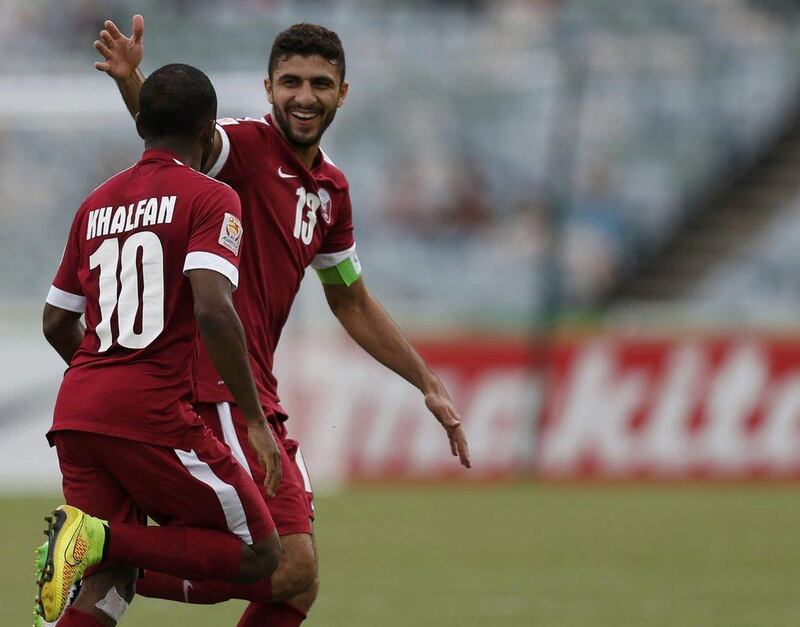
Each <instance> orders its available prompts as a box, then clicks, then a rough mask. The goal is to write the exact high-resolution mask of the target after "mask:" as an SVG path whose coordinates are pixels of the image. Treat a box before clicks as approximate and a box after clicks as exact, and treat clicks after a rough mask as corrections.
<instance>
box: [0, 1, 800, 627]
mask: <svg viewBox="0 0 800 627" xmlns="http://www.w3.org/2000/svg"><path fill="white" fill-rule="evenodd" d="M134 12H141V13H143V15H144V17H145V23H146V32H145V62H144V65H143V69H144V70H145V72H146V73H147V72H149V71H152V70H153V69H155V68H156V67H159V66H160V65H162V64H164V63H167V62H173V61H182V62H187V63H191V64H194V65H197V66H198V67H200V68H202V69H203V70H205V71H207V72H208V73H209V75H210V76H211V78H212V80H213V82H214V83H215V85H216V87H217V91H218V93H219V95H220V107H219V111H220V115H224V116H247V115H249V116H257V115H261V114H263V113H265V112H266V110H267V103H266V100H265V97H264V94H263V89H262V87H261V80H262V78H263V75H264V70H265V66H266V57H267V52H268V49H269V45H270V43H271V41H272V38H273V37H274V35H275V34H277V32H279V31H280V30H282V29H283V28H285V27H286V26H288V25H290V24H292V23H295V22H298V21H314V22H319V23H322V24H325V25H327V26H329V27H331V28H333V29H335V30H337V31H338V32H339V33H340V35H341V37H342V40H343V42H344V45H345V49H346V51H347V55H348V57H347V62H348V78H349V79H350V81H351V83H352V89H351V92H350V97H349V99H348V102H347V104H346V106H345V107H344V108H343V109H342V110H341V111H340V113H339V115H338V116H337V120H336V122H335V124H333V126H332V127H331V129H330V130H329V132H328V133H327V135H326V138H325V142H324V145H325V148H326V151H327V152H328V153H329V154H330V155H332V157H333V159H334V160H335V161H336V162H337V164H338V165H339V166H340V167H341V168H342V169H343V170H344V171H345V172H346V173H347V175H348V177H349V179H350V182H351V187H352V195H353V205H354V215H355V219H356V228H357V238H358V242H359V244H358V245H359V251H360V257H361V258H362V261H363V263H364V268H365V277H366V280H367V282H368V284H369V286H370V288H371V290H372V291H373V292H374V293H375V294H376V295H377V296H378V297H379V298H380V299H381V300H382V301H383V302H384V303H385V304H386V306H387V307H388V309H389V310H390V312H392V314H393V315H394V316H395V317H396V318H397V319H398V321H399V322H400V324H401V325H402V326H403V328H404V329H406V330H407V331H408V332H409V334H410V335H411V336H412V337H413V338H415V340H416V341H417V343H418V344H419V346H420V347H421V348H422V350H423V351H424V353H425V355H426V357H427V358H428V359H429V361H430V362H431V363H432V364H433V365H434V366H435V367H436V369H437V370H438V371H439V372H440V373H441V374H442V375H443V377H444V378H445V379H446V380H447V381H448V382H449V385H450V386H451V388H452V391H453V394H454V396H455V398H456V400H457V403H458V405H459V406H460V408H461V409H462V413H463V415H464V419H465V423H466V427H467V433H468V435H469V437H470V443H471V448H472V451H473V456H474V465H475V468H474V469H473V470H472V471H471V472H469V473H467V472H461V471H459V470H458V469H457V468H456V466H455V464H454V463H453V462H452V460H451V458H450V457H449V456H448V455H446V444H445V441H444V439H443V436H442V435H441V434H440V433H439V432H438V428H437V427H436V425H434V424H432V421H431V420H430V418H429V417H428V416H427V415H426V413H425V411H424V407H423V406H422V403H421V399H420V398H419V396H418V394H416V392H415V391H414V390H413V389H411V388H410V386H408V385H406V384H405V383H403V382H401V381H399V380H398V379H397V377H394V376H393V375H391V374H390V373H388V372H386V371H384V370H382V369H381V368H380V367H379V366H378V365H376V364H374V363H373V362H371V361H370V360H369V359H368V358H366V357H365V356H363V355H362V354H361V353H360V352H359V350H358V349H357V348H356V347H355V345H353V344H352V343H351V342H349V341H348V340H347V338H345V337H344V335H343V332H342V331H341V330H340V329H339V328H338V327H337V325H336V322H335V320H334V318H333V317H332V316H331V315H330V314H329V313H328V312H327V310H326V305H325V304H324V300H323V298H322V294H321V290H320V288H319V287H318V286H317V281H316V279H314V278H311V279H309V280H308V281H306V284H305V285H304V287H303V289H302V291H301V294H300V296H299V297H298V302H297V303H296V306H295V310H294V313H293V315H292V318H291V320H290V325H289V328H288V329H287V331H286V333H285V337H284V338H283V340H282V348H281V349H280V350H279V352H278V371H279V380H280V381H281V382H282V383H281V395H282V397H283V399H284V400H285V403H284V404H285V406H286V407H287V409H288V410H289V411H290V413H291V414H292V420H291V422H290V433H292V434H293V435H294V436H295V437H297V438H298V439H300V441H301V442H302V444H303V447H304V455H305V458H306V460H307V462H308V464H309V466H310V469H311V472H312V479H313V480H314V482H315V487H316V489H317V491H318V493H319V494H320V497H319V506H318V511H319V518H318V533H319V541H320V549H321V552H322V569H323V572H322V581H323V584H322V590H323V592H322V596H321V598H320V600H319V602H318V605H317V607H316V608H315V610H314V612H313V613H312V616H311V618H310V619H309V621H308V624H309V625H311V626H313V625H320V626H322V625H337V626H338V625H342V626H344V625H348V626H360V625H374V624H377V623H379V622H380V623H381V624H384V625H386V626H387V627H393V626H394V625H407V624H409V623H411V622H415V623H416V624H419V625H462V626H463V625H515V626H517V625H518V626H523V625H526V626H527V625H553V626H565V625H582V626H584V625H602V626H605V625H609V626H611V625H615V626H619V625H676V626H677V625H704V626H706V625H726V626H729V625H742V626H744V625H770V626H776V625H797V624H800V601H798V600H797V595H796V590H795V589H794V585H793V584H794V582H796V581H797V577H798V575H800V559H799V558H800V550H799V549H798V546H797V542H796V541H795V538H794V533H793V531H794V530H795V529H797V523H798V522H800V507H799V506H798V504H797V495H796V490H795V487H794V484H793V483H792V481H794V480H797V479H800V332H798V331H799V330H800V329H798V325H797V319H796V318H797V317H796V312H797V310H798V308H800V279H798V276H800V275H799V274H798V272H797V268H798V267H799V266H800V176H799V175H798V166H800V71H799V70H800V6H799V5H798V4H797V3H796V2H793V1H790V0H761V1H760V0H606V1H605V2H595V1H593V0H572V1H567V0H497V1H494V2H490V1H488V0H470V1H465V0H462V1H457V0H450V1H445V0H439V1H431V0H429V1H423V0H417V1H415V2H414V1H410V2H399V1H393V0H382V1H380V2H366V1H365V0H336V1H331V2H321V1H319V2H317V1H312V0H306V1H302V2H288V1H285V0H215V1H210V0H194V1H192V2H189V1H188V0H159V1H156V0H142V1H139V2H133V1H127V0H63V1H61V0H0V18H2V19H0V267H2V268H3V272H2V273H0V311H1V312H2V317H1V318H0V342H2V344H0V346H2V362H1V363H0V368H1V369H2V370H1V372H2V376H0V512H3V514H4V516H3V517H2V518H0V520H2V523H1V525H0V529H2V530H3V537H4V538H7V539H8V540H9V541H8V543H6V542H5V540H4V542H3V554H4V556H6V557H7V558H8V560H9V562H8V563H10V564H11V567H10V568H9V569H7V570H6V569H4V570H6V572H5V573H4V574H2V576H0V582H2V589H1V590H0V601H2V607H3V608H4V610H7V616H8V620H9V623H8V624H9V625H11V624H14V625H16V624H23V621H24V620H26V616H27V612H28V611H29V601H28V599H29V596H30V589H31V584H30V581H31V578H30V577H29V575H28V572H29V570H30V569H29V568H28V564H29V557H28V551H29V547H31V546H33V543H34V542H35V541H36V540H37V539H38V538H37V535H36V534H37V533H38V531H37V530H36V526H37V525H38V522H36V521H37V519H38V517H39V515H40V513H41V512H43V511H44V510H45V509H46V508H47V507H50V506H51V505H52V504H55V502H56V501H58V499H59V496H58V490H59V475H58V469H57V464H56V459H55V455H54V452H53V451H51V450H50V449H48V448H47V445H46V443H45V440H44V438H43V433H44V432H45V431H46V429H47V427H48V425H49V420H50V411H51V407H52V403H53V400H54V397H55V393H56V390H57V386H58V381H59V378H60V376H61V372H62V367H61V365H60V362H59V360H58V358H57V357H56V356H55V354H54V353H53V352H52V351H51V350H50V349H49V347H48V346H47V345H46V343H45V341H44V339H43V338H42V336H41V332H40V330H39V326H40V325H39V319H40V318H39V316H40V310H41V305H42V301H43V299H44V296H45V294H46V292H47V289H48V286H49V281H50V280H51V278H52V274H53V272H54V269H55V267H56V264H57V262H58V260H59V258H60V253H61V250H62V248H63V242H64V240H65V236H66V232H67V229H68V225H69V223H70V221H71V219H72V216H73V213H74V211H75V209H76V208H77V206H78V204H79V203H80V201H81V200H82V199H83V198H84V196H85V195H86V194H87V193H88V191H89V190H91V189H92V188H94V187H95V186H96V185H98V184H99V183H100V182H102V181H103V180H105V179H106V178H107V177H108V176H110V175H111V174H113V173H114V172H116V171H117V170H120V169H123V168H125V167H127V166H128V165H130V163H132V162H133V161H134V160H135V159H136V158H137V157H138V155H139V154H140V143H139V140H138V138H137V137H136V135H135V132H134V130H133V128H132V124H131V122H130V119H129V118H128V117H127V114H126V113H125V111H124V108H123V105H122V103H121V100H120V98H119V96H118V94H117V91H116V89H115V87H114V85H113V83H111V81H110V80H109V79H107V78H106V77H105V76H104V75H101V74H99V73H97V72H96V71H95V70H94V69H92V63H93V62H94V60H95V51H94V49H93V47H92V42H93V41H94V39H95V38H96V34H97V32H98V31H99V29H100V28H101V27H102V21H103V20H104V19H105V18H107V17H110V18H113V19H114V20H115V21H116V22H117V24H119V25H121V26H122V27H123V30H124V31H125V32H128V31H129V28H130V26H129V25H130V18H131V15H132V13H134ZM239 611H240V606H238V605H235V604H234V605H232V604H228V605H226V606H221V607H215V608H186V607H176V606H172V605H169V604H159V603H154V602H151V601H148V600H140V601H137V602H136V603H135V604H134V606H133V608H132V610H131V613H130V616H129V620H128V621H126V622H125V624H129V625H144V624H151V625H158V624H170V625H222V624H231V625H233V624H235V620H236V616H237V614H238V612H239Z"/></svg>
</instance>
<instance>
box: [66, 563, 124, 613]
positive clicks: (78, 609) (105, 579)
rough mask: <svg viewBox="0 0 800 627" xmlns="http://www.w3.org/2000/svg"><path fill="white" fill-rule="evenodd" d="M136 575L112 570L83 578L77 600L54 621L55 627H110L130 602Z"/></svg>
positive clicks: (122, 567)
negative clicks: (56, 623)
mask: <svg viewBox="0 0 800 627" xmlns="http://www.w3.org/2000/svg"><path fill="white" fill-rule="evenodd" d="M137 573H138V570H137V569H136V568H130V567H127V566H112V567H110V568H108V569H105V570H102V571H99V572H95V573H94V574H92V575H89V576H88V577H85V578H84V579H83V583H82V585H81V591H80V593H79V594H78V598H77V599H75V602H74V603H73V604H72V605H71V606H70V607H69V608H67V611H66V612H64V615H63V617H62V618H61V620H59V621H58V625H59V627H78V626H86V625H100V626H102V627H114V625H116V624H117V623H118V622H119V621H120V619H121V618H122V616H123V614H125V612H126V610H127V609H128V605H129V604H130V602H131V601H132V600H133V593H134V586H135V582H136V577H137Z"/></svg>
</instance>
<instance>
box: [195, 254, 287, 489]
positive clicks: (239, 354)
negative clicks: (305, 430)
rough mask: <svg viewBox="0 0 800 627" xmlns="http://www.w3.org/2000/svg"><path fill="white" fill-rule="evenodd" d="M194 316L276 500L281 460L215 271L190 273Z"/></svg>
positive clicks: (223, 283) (224, 285)
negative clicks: (241, 414) (242, 415)
mask: <svg viewBox="0 0 800 627" xmlns="http://www.w3.org/2000/svg"><path fill="white" fill-rule="evenodd" d="M187 274H188V276H189V281H190V282H191V284H192V294H193V296H194V315H195V318H196V319H197V326H198V328H199V329H200V337H201V338H202V340H203V344H204V345H205V347H206V350H208V354H209V356H210V357H211V361H212V362H213V363H214V366H215V367H216V369H217V372H218V373H219V375H220V376H221V377H222V380H223V381H225V385H227V386H228V389H229V390H230V391H231V394H233V397H234V398H235V399H236V403H237V404H238V405H239V407H241V408H242V411H243V412H244V415H245V416H246V417H247V422H248V429H247V437H248V440H249V442H250V446H252V447H253V449H254V450H255V451H256V453H257V454H258V458H259V460H260V462H261V464H262V466H263V467H264V470H265V472H266V473H267V478H266V481H265V482H264V485H265V487H266V488H267V493H268V494H269V495H270V496H275V491H276V490H277V488H278V484H279V483H280V480H281V456H280V453H279V451H278V446H277V444H276V443H275V438H274V437H273V435H272V431H271V430H270V428H269V427H268V426H267V420H266V417H265V416H264V411H263V410H262V409H261V401H260V400H259V398H258V392H257V391H256V384H255V382H254V381H253V374H252V372H251V371H250V363H249V361H248V358H247V343H246V340H245V335H244V329H243V328H242V323H241V321H240V320H239V316H238V315H237V314H236V310H235V309H234V308H233V300H232V298H231V284H230V281H229V280H228V279H227V278H226V277H224V276H223V275H222V274H220V273H218V272H215V271H214V270H201V269H198V270H190V271H189V272H188V273H187Z"/></svg>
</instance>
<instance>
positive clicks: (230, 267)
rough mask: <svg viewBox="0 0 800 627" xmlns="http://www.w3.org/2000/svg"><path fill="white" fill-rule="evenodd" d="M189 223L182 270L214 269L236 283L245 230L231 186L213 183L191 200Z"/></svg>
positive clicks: (240, 211) (237, 198)
mask: <svg viewBox="0 0 800 627" xmlns="http://www.w3.org/2000/svg"><path fill="white" fill-rule="evenodd" d="M193 202H194V206H193V207H192V211H193V215H192V225H191V231H190V234H189V245H188V247H187V251H186V261H185V262H184V265H183V271H184V272H188V271H189V270H200V269H204V270H214V271H215V272H219V273H220V274H222V275H223V276H225V277H227V278H228V280H229V281H230V282H231V284H232V285H233V287H234V288H235V287H236V286H237V285H238V284H239V250H240V248H241V244H242V236H243V235H244V230H243V228H242V208H241V204H240V202H239V197H238V196H237V195H236V192H234V191H233V190H232V189H231V188H230V187H228V186H227V185H222V184H214V185H213V186H212V187H209V188H207V189H205V190H204V191H203V192H201V193H200V194H199V195H198V196H197V197H196V198H195V200H194V201H193Z"/></svg>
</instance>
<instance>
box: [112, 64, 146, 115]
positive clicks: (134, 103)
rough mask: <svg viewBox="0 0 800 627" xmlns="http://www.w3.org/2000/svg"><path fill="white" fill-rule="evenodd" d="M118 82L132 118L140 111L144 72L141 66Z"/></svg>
mask: <svg viewBox="0 0 800 627" xmlns="http://www.w3.org/2000/svg"><path fill="white" fill-rule="evenodd" d="M116 83H117V88H118V89H119V93H120V95H121V96H122V100H123V101H124V102H125V106H126V107H127V108H128V112H129V113H130V114H131V117H132V118H135V117H136V114H137V113H139V92H140V91H142V84H143V83H144V74H142V71H141V70H140V69H139V68H136V69H135V70H134V71H133V73H132V74H131V75H130V76H129V77H128V78H126V79H125V80H118V81H116Z"/></svg>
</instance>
